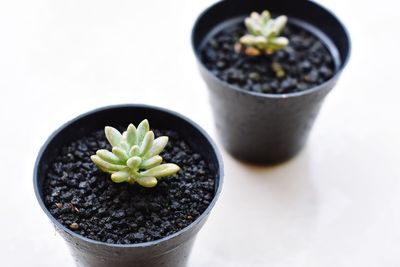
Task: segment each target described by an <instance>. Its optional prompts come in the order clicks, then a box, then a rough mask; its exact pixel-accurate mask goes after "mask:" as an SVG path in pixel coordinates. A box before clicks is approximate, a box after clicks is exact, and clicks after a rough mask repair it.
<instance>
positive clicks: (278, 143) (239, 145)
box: [192, 0, 350, 163]
mask: <svg viewBox="0 0 400 267" xmlns="http://www.w3.org/2000/svg"><path fill="white" fill-rule="evenodd" d="M264 9H267V10H269V11H271V12H272V13H273V14H279V15H280V14H285V15H287V16H288V17H289V23H293V24H296V25H298V26H300V27H303V28H305V29H307V30H309V31H311V32H312V33H313V34H315V35H316V36H318V37H319V38H320V39H321V41H322V42H323V43H324V44H325V45H326V47H327V48H328V50H330V52H331V54H332V56H333V58H334V61H335V64H336V74H335V75H334V76H333V77H332V78H331V79H330V80H328V81H326V82H325V83H323V84H321V85H319V86H317V87H314V88H311V89H309V90H306V91H303V92H297V93H291V94H281V95H276V94H262V93H256V92H248V91H244V90H241V89H240V88H238V87H235V86H233V85H230V84H228V83H226V82H224V81H222V80H220V79H219V78H217V77H216V76H215V75H214V74H213V73H211V72H210V71H209V70H208V69H207V68H206V67H205V66H204V65H203V63H202V61H201V56H200V49H201V47H202V45H203V44H204V43H205V42H207V40H208V38H210V36H211V35H212V34H213V33H214V32H215V31H219V30H220V29H221V28H224V27H227V26H229V25H230V24H231V23H236V22H237V20H238V19H241V20H243V18H244V17H245V16H248V15H249V14H250V13H251V12H252V11H262V10H264ZM192 45H193V49H194V52H195V54H196V57H197V61H198V65H199V69H200V73H201V75H202V77H203V78H204V80H205V82H206V84H207V86H208V88H209V95H210V101H211V106H212V109H213V113H214V119H215V121H216V126H217V129H218V133H219V136H220V140H221V142H222V144H223V146H224V147H225V148H226V149H227V150H228V152H230V153H231V154H232V155H233V156H235V157H237V158H239V159H242V160H245V161H248V162H252V163H278V162H281V161H285V160H287V159H289V158H291V157H293V156H294V155H295V154H296V153H298V152H299V151H300V150H301V148H302V147H303V146H304V144H305V142H306V140H307V138H308V135H309V132H310V129H311V128H312V125H313V123H314V120H315V118H316V117H317V115H318V112H319V110H320V107H321V105H322V103H323V100H324V98H325V96H326V95H327V94H328V93H329V92H330V91H331V89H332V88H333V87H334V85H335V84H336V82H337V80H338V79H339V76H340V74H341V72H342V70H343V68H344V67H345V65H346V63H347V61H348V59H349V55H350V39H349V35H348V33H347V31H346V29H345V28H344V26H343V25H342V23H340V21H339V20H338V19H337V18H336V17H335V16H334V15H333V14H332V13H331V12H329V11H328V10H326V9H325V8H323V7H321V6H320V5H318V4H316V3H314V2H310V1H293V0H265V1H260V0H246V1H242V0H229V1H221V2H218V3H216V4H214V5H213V6H211V7H209V8H208V9H207V10H205V11H204V12H203V13H202V14H201V15H200V16H199V18H198V19H197V21H196V23H195V25H194V28H193V31H192Z"/></svg>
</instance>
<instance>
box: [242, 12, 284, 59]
mask: <svg viewBox="0 0 400 267" xmlns="http://www.w3.org/2000/svg"><path fill="white" fill-rule="evenodd" d="M287 21H288V18H287V17H286V16H279V17H277V18H275V19H272V18H271V14H270V13H269V12H268V11H267V10H264V11H263V12H262V13H261V14H259V13H257V12H253V13H251V15H250V17H247V18H246V19H245V21H244V24H245V26H246V28H247V31H248V34H246V35H244V36H242V37H241V38H240V40H239V43H240V45H242V46H245V49H244V52H245V53H246V54H247V55H249V56H258V55H262V54H272V53H274V52H275V51H277V50H280V49H282V48H285V47H286V46H287V45H288V44H289V40H288V39H287V38H286V37H283V36H279V35H280V34H281V33H282V31H283V29H284V28H285V25H286V23H287Z"/></svg>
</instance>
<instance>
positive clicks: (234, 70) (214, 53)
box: [200, 23, 335, 94]
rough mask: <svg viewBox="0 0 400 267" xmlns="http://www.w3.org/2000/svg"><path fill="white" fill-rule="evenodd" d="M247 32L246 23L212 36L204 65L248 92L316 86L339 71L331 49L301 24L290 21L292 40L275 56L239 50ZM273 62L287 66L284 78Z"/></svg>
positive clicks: (287, 30)
mask: <svg viewBox="0 0 400 267" xmlns="http://www.w3.org/2000/svg"><path fill="white" fill-rule="evenodd" d="M245 33H246V29H245V27H244V25H243V23H238V24H236V25H233V26H230V27H227V28H225V29H223V30H221V31H219V32H217V33H215V34H214V35H213V36H211V37H210V38H209V40H208V41H207V42H206V43H205V45H204V46H203V47H202V48H201V51H200V53H201V58H202V61H203V63H204V65H205V66H206V67H207V68H208V69H209V70H210V71H211V72H212V73H214V74H215V75H216V76H217V77H219V78H220V79H221V80H223V81H225V82H227V83H229V84H232V85H234V86H237V87H239V88H241V89H243V90H246V91H253V92H258V93H268V94H287V93H294V92H300V91H304V90H307V89H310V88H313V87H315V86H317V85H320V84H322V83H324V82H325V81H327V80H329V79H330V78H331V77H332V76H333V75H334V74H335V64H334V61H333V58H332V56H331V54H330V53H329V51H328V49H327V48H326V47H325V46H324V45H323V44H322V42H321V41H320V40H319V39H318V38H317V37H315V36H314V35H313V34H311V33H310V32H308V31H306V30H304V29H302V28H300V27H297V26H295V25H293V24H290V23H288V24H287V25H286V27H285V29H284V31H283V33H282V35H283V36H286V37H287V38H288V39H289V41H290V43H289V45H288V46H287V47H286V48H284V49H282V50H280V51H277V52H275V53H274V54H272V55H262V56H256V57H250V56H247V55H245V54H244V53H243V51H241V52H239V53H237V52H236V51H235V44H236V43H237V41H238V40H239V39H240V37H241V36H243V35H244V34H245ZM273 63H275V64H276V63H278V64H279V65H280V66H281V67H282V68H283V70H284V72H285V76H284V77H281V78H278V77H277V76H279V75H276V72H275V71H274V70H273V67H272V66H273Z"/></svg>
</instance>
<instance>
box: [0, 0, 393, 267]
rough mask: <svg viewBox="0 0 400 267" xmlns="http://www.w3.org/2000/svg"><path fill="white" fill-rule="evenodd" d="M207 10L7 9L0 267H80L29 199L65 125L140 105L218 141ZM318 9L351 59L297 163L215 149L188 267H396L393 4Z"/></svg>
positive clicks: (2, 51)
mask: <svg viewBox="0 0 400 267" xmlns="http://www.w3.org/2000/svg"><path fill="white" fill-rule="evenodd" d="M212 2H213V1H211V0H204V1H178V0H174V1H161V0H159V1H154V0H153V1H99V0H97V1H81V0H80V1H78V0H69V1H55V0H48V1H44V0H36V1H29V0H15V1H14V0H13V1H5V0H2V1H0V102H1V105H0V125H1V126H0V127H1V131H0V147H1V149H2V151H1V154H0V155H1V156H0V157H1V160H0V166H1V169H2V177H1V179H0V216H1V217H0V240H1V242H0V259H1V262H2V263H1V266H7V267H8V266H40V267H46V266H49V267H50V266H51V267H53V266H65V267H71V266H73V261H72V259H71V257H70V255H69V252H68V250H67V248H66V246H65V245H64V243H63V240H62V238H61V237H59V236H58V235H57V234H55V231H54V229H53V228H52V226H51V224H50V222H49V220H48V219H47V217H46V216H45V215H44V213H43V212H42V211H41V210H40V208H39V206H38V204H37V202H36V200H35V197H34V194H33V189H32V169H33V164H34V160H35V157H36V154H37V152H38V150H39V148H40V146H41V145H42V143H43V142H44V141H45V139H46V138H47V137H48V135H49V134H50V133H51V132H52V131H53V130H55V129H56V128H57V127H58V126H60V125H61V124H62V123H64V122H65V121H67V120H69V119H71V118H73V117H75V116H77V115H79V114H80V113H82V112H85V111H88V110H91V109H93V108H96V107H99V106H103V105H108V104H117V103H146V104H153V105H159V106H163V107H167V108H170V109H174V110H176V111H178V112H181V113H183V114H185V115H186V116H188V117H190V118H192V119H193V120H195V121H197V122H198V123H199V124H200V125H201V126H203V127H204V128H205V129H206V130H207V131H208V132H209V133H210V135H211V136H213V137H214V138H216V134H215V128H214V124H213V120H212V116H211V113H210V107H209V103H208V96H207V90H206V87H205V84H204V83H203V81H202V80H201V78H200V76H199V74H198V72H197V67H196V63H195V59H194V56H193V54H192V51H191V47H190V39H189V38H190V31H191V27H192V24H193V22H194V19H195V18H196V16H197V15H198V14H199V13H200V11H201V10H203V9H204V8H205V7H206V6H208V5H209V4H210V3H212ZM319 2H321V3H322V4H324V5H326V6H327V7H329V8H331V9H332V10H333V11H334V12H335V13H336V14H337V15H338V16H339V17H340V18H341V20H342V21H343V22H344V23H345V24H346V25H347V27H348V28H349V31H350V33H351V36H352V41H353V51H352V58H351V62H350V64H349V65H348V67H347V69H346V70H345V72H344V74H343V76H342V78H341V80H340V82H339V84H338V85H337V87H336V88H335V89H334V91H333V92H332V93H331V94H330V95H329V96H328V98H327V100H326V102H325V105H324V107H323V109H322V111H321V113H320V116H319V118H318V120H317V122H316V124H315V127H314V130H313V132H312V135H311V138H310V140H309V142H308V145H307V147H306V148H305V149H304V151H303V152H302V153H301V154H300V155H299V156H298V157H296V158H295V159H293V160H292V161H290V162H288V163H286V164H283V165H280V166H277V167H273V168H272V167H269V168H268V167H266V168H263V167H254V166H248V165H244V164H243V163H240V162H238V161H236V160H234V159H233V158H231V157H230V156H229V155H228V154H227V153H226V152H225V151H223V150H222V149H221V150H222V153H223V158H224V160H225V168H226V169H225V173H226V177H225V184H224V189H223V193H222V195H221V198H220V201H219V202H218V204H217V206H216V207H215V209H214V210H213V212H212V214H211V216H210V218H209V220H208V222H207V224H206V225H205V227H204V228H203V229H202V231H201V232H200V233H199V235H198V238H197V242H196V245H195V247H194V250H193V253H192V256H191V260H190V266H193V267H200V266H232V267H236V266H257V267H258V266H276V267H281V266H289V267H292V266H293V267H294V266H296V267H299V266H304V267H306V266H307V267H310V266H324V267H330V266H332V267H337V266H363V267H365V266H389V267H392V266H393V267H394V266H400V208H399V204H400V180H399V178H400V168H399V165H400V156H399V151H400V150H399V148H400V126H399V122H400V120H399V114H400V112H399V111H400V108H399V99H400V87H399V82H400V81H399V77H400V74H399V67H398V62H399V56H398V55H399V47H400V42H399V30H398V26H399V20H398V12H399V11H398V10H399V6H397V5H396V3H397V1H394V0H381V1H378V2H377V1H355V0H347V1H345V0H337V1H328V0H323V1H322V0H321V1H319ZM216 141H217V143H218V144H219V141H218V139H217V140H216Z"/></svg>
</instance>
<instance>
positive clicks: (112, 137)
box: [104, 126, 122, 147]
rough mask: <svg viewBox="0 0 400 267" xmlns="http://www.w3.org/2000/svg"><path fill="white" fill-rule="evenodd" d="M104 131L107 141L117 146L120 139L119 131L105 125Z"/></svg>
mask: <svg viewBox="0 0 400 267" xmlns="http://www.w3.org/2000/svg"><path fill="white" fill-rule="evenodd" d="M104 132H105V134H106V137H107V140H108V142H109V143H110V144H111V145H112V146H113V147H114V146H119V144H120V143H121V140H122V135H121V133H120V132H119V131H118V130H117V129H115V128H113V127H110V126H107V127H105V129H104Z"/></svg>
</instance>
